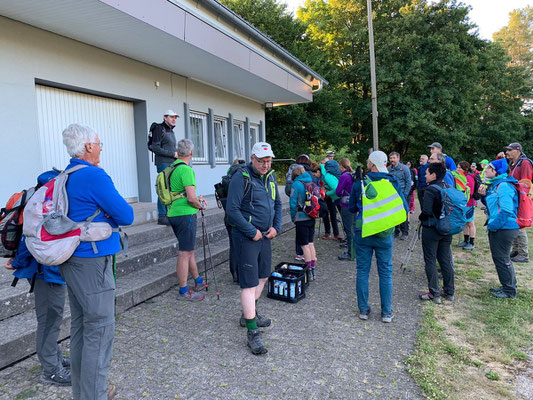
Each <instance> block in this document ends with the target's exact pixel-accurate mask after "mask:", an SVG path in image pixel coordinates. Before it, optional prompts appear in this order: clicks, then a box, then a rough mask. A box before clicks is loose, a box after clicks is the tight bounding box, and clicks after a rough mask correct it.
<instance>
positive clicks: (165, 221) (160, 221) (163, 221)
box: [157, 217, 170, 226]
mask: <svg viewBox="0 0 533 400" xmlns="http://www.w3.org/2000/svg"><path fill="white" fill-rule="evenodd" d="M157 225H167V226H168V225H170V222H169V220H168V217H159V218H157Z"/></svg>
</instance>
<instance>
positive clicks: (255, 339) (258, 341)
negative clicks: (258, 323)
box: [246, 329, 268, 356]
mask: <svg viewBox="0 0 533 400" xmlns="http://www.w3.org/2000/svg"><path fill="white" fill-rule="evenodd" d="M246 344H247V345H248V347H249V348H250V350H251V351H252V354H255V355H256V356H257V355H260V354H265V353H266V352H268V350H267V349H266V347H265V344H264V343H263V339H262V337H261V331H260V330H259V329H255V330H253V331H248V333H247V343H246Z"/></svg>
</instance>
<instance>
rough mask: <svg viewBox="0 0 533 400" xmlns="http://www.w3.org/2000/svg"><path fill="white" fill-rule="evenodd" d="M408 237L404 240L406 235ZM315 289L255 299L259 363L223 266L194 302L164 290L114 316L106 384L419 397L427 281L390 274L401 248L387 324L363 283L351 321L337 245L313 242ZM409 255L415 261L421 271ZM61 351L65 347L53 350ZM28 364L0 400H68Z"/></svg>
mask: <svg viewBox="0 0 533 400" xmlns="http://www.w3.org/2000/svg"><path fill="white" fill-rule="evenodd" d="M413 233H414V232H412V234H413ZM316 244H317V249H318V259H319V262H318V266H317V277H318V278H317V280H316V281H315V282H311V284H310V286H309V287H308V290H307V297H306V298H305V299H303V300H301V301H300V302H298V303H296V304H288V303H284V302H280V301H276V300H271V299H268V298H266V296H265V294H266V293H264V296H263V298H262V299H260V301H259V310H260V312H261V313H262V314H264V315H266V316H268V317H270V318H272V321H273V322H272V326H271V327H269V328H265V329H264V334H263V338H264V341H265V343H266V344H267V347H268V350H269V352H268V354H266V355H264V356H253V355H252V354H251V353H250V352H249V350H248V348H247V347H246V339H245V338H246V330H245V328H241V327H240V326H239V325H238V319H239V317H240V314H241V311H240V306H239V290H238V287H237V286H236V285H234V284H233V283H232V282H231V279H230V275H229V272H228V268H227V266H226V265H223V266H220V267H219V268H217V269H216V272H217V279H218V285H219V289H220V293H221V296H220V300H217V298H216V295H215V293H214V290H212V289H211V290H210V291H209V292H208V293H207V297H206V299H205V300H204V301H203V302H200V303H195V304H191V303H185V302H179V301H176V296H177V293H176V290H175V289H172V290H170V291H168V292H166V293H163V294H162V295H159V296H157V297H155V298H153V299H151V300H148V301H146V302H145V303H143V304H141V305H139V306H137V307H135V308H133V309H131V310H129V311H127V312H126V313H124V314H122V315H120V317H119V318H118V321H117V324H116V337H115V348H114V355H113V361H112V365H111V372H110V375H109V381H110V382H113V383H115V384H116V385H117V388H118V395H117V399H143V398H148V399H205V398H207V399H239V398H243V399H244V398H246V399H250V398H253V399H256V398H257V399H374V398H379V399H418V398H421V397H422V396H421V392H420V389H419V388H418V387H417V385H416V384H415V383H414V381H413V380H412V378H411V377H410V376H409V374H408V372H407V370H406V367H405V365H404V364H403V360H404V358H405V357H406V356H407V355H408V354H410V353H411V352H412V349H413V345H414V342H415V333H416V331H417V323H418V319H419V311H420V307H421V305H420V303H419V301H418V300H417V294H418V291H419V290H421V289H423V288H424V286H425V285H424V280H425V278H424V273H423V271H422V269H421V268H419V267H413V268H411V270H409V271H407V272H406V273H402V272H400V271H399V268H398V267H399V265H400V263H401V260H402V258H403V256H404V255H405V254H406V250H407V246H408V244H409V241H399V240H396V243H395V258H394V265H395V272H394V285H395V286H394V303H393V310H394V313H395V320H394V322H393V323H392V324H383V323H382V322H381V321H380V318H379V294H378V285H377V284H378V279H377V273H376V270H375V268H373V270H372V273H371V276H370V303H371V307H372V309H373V310H374V311H375V312H374V313H373V314H372V315H371V317H370V319H369V320H368V321H366V322H363V321H360V320H359V319H358V318H357V315H358V314H357V308H356V303H355V262H345V261H338V260H337V255H339V254H340V253H341V249H339V246H338V243H337V242H336V241H331V240H327V241H324V240H317V241H316ZM293 256H294V230H291V231H289V232H288V233H286V234H284V235H282V236H280V237H279V238H277V239H276V240H275V241H274V256H273V260H274V264H277V263H278V262H282V261H292V260H293ZM420 263H421V261H420V256H419V255H415V256H414V257H413V260H412V264H418V265H420ZM62 346H64V347H65V349H66V348H68V341H65V342H63V343H62ZM38 382H39V363H38V361H37V358H36V357H35V356H33V357H30V358H28V359H26V360H24V361H22V362H20V363H18V364H16V365H14V366H12V367H10V368H7V369H4V370H2V371H0V398H1V399H28V398H32V399H69V398H70V388H58V387H53V386H46V385H41V384H39V383H38Z"/></svg>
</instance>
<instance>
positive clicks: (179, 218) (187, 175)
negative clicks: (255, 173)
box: [167, 139, 207, 301]
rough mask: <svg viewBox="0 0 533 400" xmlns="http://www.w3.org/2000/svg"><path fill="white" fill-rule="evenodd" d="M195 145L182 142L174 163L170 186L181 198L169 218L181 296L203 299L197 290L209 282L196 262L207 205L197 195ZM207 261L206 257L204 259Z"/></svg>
mask: <svg viewBox="0 0 533 400" xmlns="http://www.w3.org/2000/svg"><path fill="white" fill-rule="evenodd" d="M193 151H194V145H193V143H192V141H190V140H189V139H181V140H180V141H179V142H178V151H177V153H178V159H177V160H176V161H174V163H173V164H172V165H176V169H175V170H174V172H172V175H170V190H171V191H172V192H175V193H178V194H179V195H178V198H177V199H176V200H174V201H173V202H172V204H171V205H170V206H169V207H168V213H167V215H168V221H169V223H170V226H171V227H172V230H173V231H174V234H175V235H176V238H177V239H178V248H179V251H178V260H177V262H176V274H177V275H178V284H179V294H178V300H186V301H200V300H203V299H204V297H205V296H204V295H202V294H200V293H197V292H199V291H201V290H204V289H205V283H204V280H203V279H202V277H201V276H200V274H199V273H198V265H197V264H196V256H195V247H196V225H197V214H198V210H204V209H205V208H206V207H207V203H206V201H205V200H204V199H203V198H202V196H199V197H196V176H195V174H194V170H193V169H192V168H191V167H190V166H189V164H190V162H191V160H192V157H193ZM204 262H206V260H204ZM189 274H191V276H192V277H193V279H194V288H191V289H190V288H189V285H188V283H187V281H188V278H189Z"/></svg>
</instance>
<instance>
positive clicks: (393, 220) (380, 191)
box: [361, 179, 407, 237]
mask: <svg viewBox="0 0 533 400" xmlns="http://www.w3.org/2000/svg"><path fill="white" fill-rule="evenodd" d="M361 186H363V183H362V182H361ZM370 186H372V187H373V188H374V189H375V191H376V192H377V196H376V197H374V198H372V199H369V198H368V197H367V194H366V192H368V189H369V187H370ZM362 198H363V226H362V234H361V236H362V237H367V236H372V235H375V234H376V233H380V232H383V231H386V230H387V229H390V228H392V227H395V226H396V225H399V224H401V223H402V222H404V221H406V220H407V213H406V211H405V208H404V206H403V200H402V198H401V197H400V195H399V194H398V192H397V191H396V189H394V186H392V183H390V182H389V181H388V180H387V179H381V180H379V181H373V182H370V183H369V184H368V185H366V187H365V186H363V194H362Z"/></svg>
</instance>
